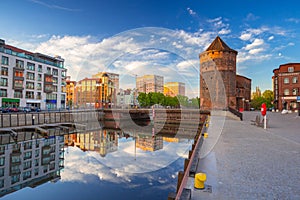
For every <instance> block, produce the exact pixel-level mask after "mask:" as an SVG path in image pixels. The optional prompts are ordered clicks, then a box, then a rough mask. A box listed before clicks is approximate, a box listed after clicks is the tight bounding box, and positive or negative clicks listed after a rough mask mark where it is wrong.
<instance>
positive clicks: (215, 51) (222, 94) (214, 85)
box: [199, 36, 251, 110]
mask: <svg viewBox="0 0 300 200" xmlns="http://www.w3.org/2000/svg"><path fill="white" fill-rule="evenodd" d="M237 54H238V52H237V51H235V50H233V49H231V48H230V47H229V46H228V45H227V44H226V43H225V42H224V41H223V40H222V39H221V38H220V37H219V36H217V37H216V38H215V40H214V41H213V42H212V43H211V45H210V46H209V47H208V48H207V49H206V50H205V51H204V52H202V53H201V54H200V55H199V58H200V108H201V109H203V110H211V109H227V108H228V107H231V108H234V109H239V108H240V105H239V104H240V103H239V102H237V101H240V99H244V101H246V100H247V101H250V97H249V98H248V96H250V95H251V80H250V79H248V80H250V85H249V81H248V80H246V79H244V78H246V77H244V78H243V80H246V83H245V85H247V89H244V91H247V92H248V91H250V93H249V94H248V93H247V94H245V93H244V94H243V95H244V96H242V93H239V94H237V91H239V89H241V88H239V87H237V79H242V78H237V75H236V57H237ZM238 85H239V86H240V84H239V83H238ZM242 85H244V84H242ZM249 87H250V90H249ZM238 103H239V104H238Z"/></svg>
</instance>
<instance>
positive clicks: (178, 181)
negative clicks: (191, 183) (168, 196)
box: [176, 171, 184, 193]
mask: <svg viewBox="0 0 300 200" xmlns="http://www.w3.org/2000/svg"><path fill="white" fill-rule="evenodd" d="M183 177H184V172H183V171H179V172H178V180H177V190H176V193H177V192H178V190H179V188H180V186H181V183H182V180H183Z"/></svg>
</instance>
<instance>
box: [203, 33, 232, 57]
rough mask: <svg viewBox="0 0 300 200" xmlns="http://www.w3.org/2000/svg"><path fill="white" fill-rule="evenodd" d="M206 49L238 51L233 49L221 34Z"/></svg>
mask: <svg viewBox="0 0 300 200" xmlns="http://www.w3.org/2000/svg"><path fill="white" fill-rule="evenodd" d="M206 51H233V52H236V53H237V51H235V50H233V49H231V48H230V47H229V46H228V45H227V44H226V43H225V42H224V41H223V40H222V39H221V38H220V37H219V36H217V37H216V39H215V40H214V41H213V42H212V43H211V44H210V45H209V47H208V48H207V49H206Z"/></svg>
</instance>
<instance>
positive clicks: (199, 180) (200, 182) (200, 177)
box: [194, 173, 206, 190]
mask: <svg viewBox="0 0 300 200" xmlns="http://www.w3.org/2000/svg"><path fill="white" fill-rule="evenodd" d="M205 181H206V174H205V173H197V174H196V175H195V184H194V187H195V188H196V189H200V190H202V189H204V188H205V185H204V182H205Z"/></svg>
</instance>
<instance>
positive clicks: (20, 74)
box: [15, 70, 24, 77]
mask: <svg viewBox="0 0 300 200" xmlns="http://www.w3.org/2000/svg"><path fill="white" fill-rule="evenodd" d="M23 75H24V72H23V71H18V70H16V71H15V77H23Z"/></svg>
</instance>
